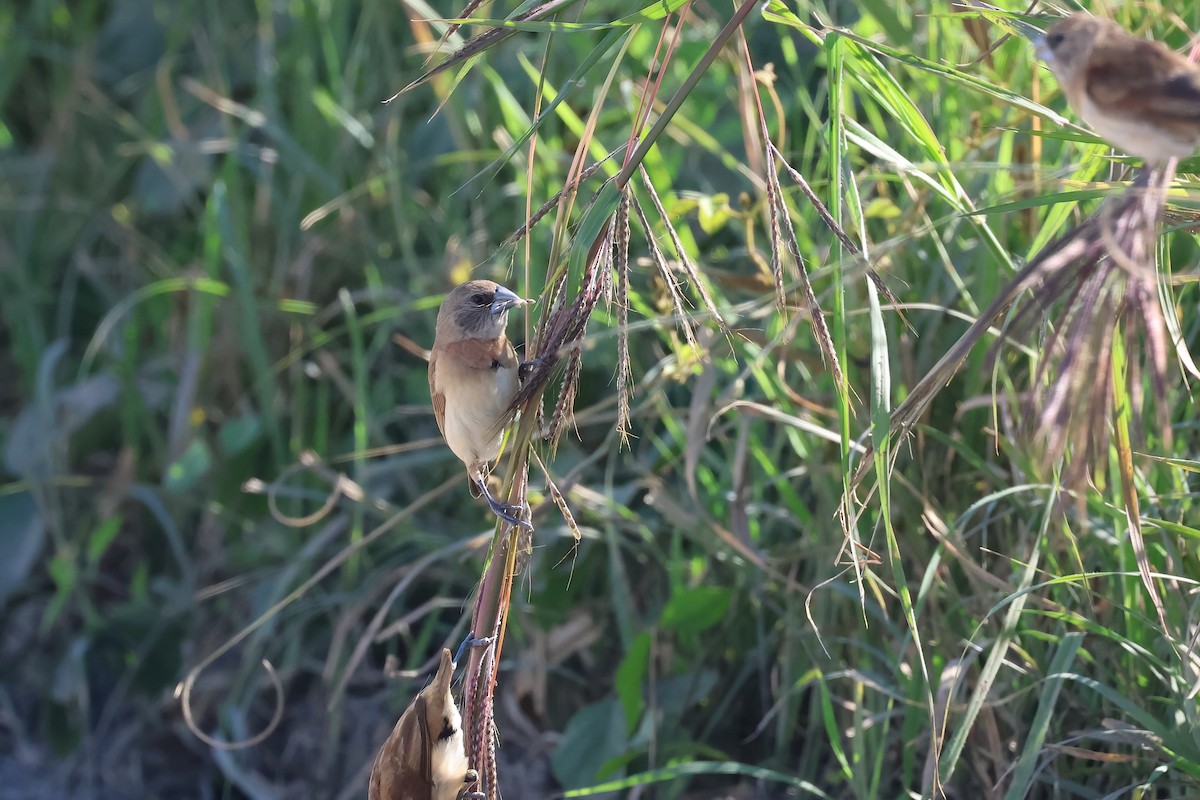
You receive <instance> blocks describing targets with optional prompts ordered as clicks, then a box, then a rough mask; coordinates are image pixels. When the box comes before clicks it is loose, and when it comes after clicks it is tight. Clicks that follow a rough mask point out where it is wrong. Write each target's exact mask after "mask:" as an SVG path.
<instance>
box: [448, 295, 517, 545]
mask: <svg viewBox="0 0 1200 800" xmlns="http://www.w3.org/2000/svg"><path fill="white" fill-rule="evenodd" d="M525 304H526V301H525V300H523V299H522V298H520V297H518V296H517V295H516V294H515V293H513V292H512V291H510V290H508V289H506V288H504V287H503V286H501V285H500V284H498V283H495V282H494V281H489V280H472V281H467V282H466V283H464V284H462V285H460V286H457V287H455V288H454V289H453V290H452V291H451V292H450V293H449V294H447V295H446V298H445V299H444V300H443V301H442V305H441V308H439V309H438V315H437V324H436V327H435V332H434V338H433V349H432V350H431V351H430V354H429V394H430V397H432V399H433V414H434V417H436V418H437V424H438V429H439V430H440V431H441V432H442V438H444V439H445V440H446V444H447V445H449V447H450V450H451V451H452V452H453V453H454V455H456V456H458V459H459V461H461V462H463V465H464V466H466V468H467V475H468V476H469V477H470V479H471V481H472V483H474V484H475V485H476V486H478V487H479V491H480V492H481V493H482V494H483V496H484V498H486V499H487V503H488V506H489V507H490V508H491V510H492V512H493V513H494V514H495V515H496V516H498V517H500V518H501V519H503V520H504V521H505V522H507V523H509V524H510V525H519V526H523V527H526V528H532V525H531V524H530V523H529V522H528V521H527V520H525V519H523V518H522V516H521V515H522V513H523V511H524V509H523V508H522V507H521V506H510V505H507V504H505V503H502V502H500V501H499V500H497V499H496V498H495V497H493V496H492V493H491V491H489V490H488V486H487V475H488V465H489V463H490V462H492V461H494V460H495V459H496V458H497V457H498V456H499V455H500V445H501V442H502V441H503V439H504V426H505V425H506V424H507V423H508V422H509V420H510V418H511V416H512V405H513V399H514V398H515V397H516V396H517V392H518V390H519V389H520V388H521V376H522V375H523V374H524V370H525V368H526V366H527V365H524V364H522V363H521V362H519V361H518V360H517V351H516V348H514V347H513V345H512V342H510V341H509V340H508V335H507V333H506V331H505V328H506V327H507V326H508V312H509V310H510V309H512V308H515V307H517V306H522V305H525Z"/></svg>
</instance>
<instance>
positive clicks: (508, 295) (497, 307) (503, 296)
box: [492, 286, 525, 317]
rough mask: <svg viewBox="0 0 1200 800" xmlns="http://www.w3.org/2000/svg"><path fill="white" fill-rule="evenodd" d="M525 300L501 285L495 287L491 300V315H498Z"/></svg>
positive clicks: (523, 303)
mask: <svg viewBox="0 0 1200 800" xmlns="http://www.w3.org/2000/svg"><path fill="white" fill-rule="evenodd" d="M523 305H525V301H524V300H523V299H521V298H520V297H517V296H516V295H515V294H513V293H512V292H510V291H509V290H508V289H505V288H504V287H503V286H497V287H496V297H495V299H493V300H492V316H493V317H494V316H498V315H500V314H503V313H504V312H505V311H508V310H509V309H510V308H512V307H514V306H523Z"/></svg>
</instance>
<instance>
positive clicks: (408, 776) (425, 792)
mask: <svg viewBox="0 0 1200 800" xmlns="http://www.w3.org/2000/svg"><path fill="white" fill-rule="evenodd" d="M453 677H454V658H453V656H451V655H450V651H449V650H446V649H443V650H442V660H441V664H440V665H439V666H438V671H437V675H436V676H434V679H433V682H432V683H430V684H429V685H428V686H426V687H425V688H424V689H422V690H421V692H420V693H419V694H418V695H417V696H416V697H414V698H413V701H412V702H411V703H409V704H408V708H406V709H405V710H404V713H403V714H401V715H400V719H399V720H398V721H397V722H396V726H395V727H394V728H393V729H392V733H391V735H389V736H388V738H387V741H386V742H384V743H383V747H382V748H380V750H379V755H377V756H376V757H375V764H374V765H373V766H372V767H371V779H370V782H369V784H368V788H367V800H458V798H460V797H470V798H481V797H483V795H482V794H479V793H477V792H475V793H467V794H464V792H465V791H466V790H467V789H469V788H471V787H472V786H474V785H475V783H476V782H477V781H478V780H479V776H478V774H477V773H476V772H475V770H473V769H471V768H470V767H469V766H468V762H467V753H466V748H465V746H464V744H463V732H462V718H461V717H460V716H459V713H458V706H456V705H455V704H454V696H453V695H452V694H451V692H450V682H451V679H452V678H453Z"/></svg>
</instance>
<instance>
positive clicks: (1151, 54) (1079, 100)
mask: <svg viewBox="0 0 1200 800" xmlns="http://www.w3.org/2000/svg"><path fill="white" fill-rule="evenodd" d="M1037 53H1038V57H1039V58H1041V59H1043V60H1044V61H1045V62H1046V63H1047V64H1048V65H1049V67H1050V69H1051V70H1052V71H1053V72H1054V76H1055V77H1056V78H1057V79H1058V83H1059V85H1060V86H1062V89H1063V93H1064V94H1066V96H1067V102H1068V103H1070V104H1071V108H1073V109H1074V110H1075V112H1076V113H1077V114H1079V116H1080V117H1082V118H1083V119H1084V121H1085V122H1087V123H1088V124H1089V125H1091V126H1092V127H1093V128H1094V129H1095V130H1096V132H1097V133H1098V134H1100V135H1101V136H1102V137H1104V138H1105V139H1106V140H1108V141H1109V142H1110V143H1111V144H1113V145H1116V146H1117V147H1118V148H1120V149H1122V150H1125V151H1126V152H1128V153H1130V154H1132V155H1135V156H1140V157H1141V158H1143V159H1145V160H1146V163H1148V164H1155V163H1158V162H1162V161H1166V160H1167V159H1170V158H1185V157H1187V156H1190V155H1191V154H1192V153H1194V152H1195V151H1196V148H1197V147H1200V68H1198V67H1197V66H1196V65H1195V64H1192V63H1191V62H1189V61H1188V60H1187V59H1186V58H1184V57H1183V56H1181V55H1180V54H1178V53H1176V52H1174V51H1172V50H1170V49H1169V48H1168V47H1167V46H1166V45H1164V44H1162V43H1160V42H1152V41H1147V40H1145V39H1139V38H1137V37H1136V36H1133V35H1131V34H1130V33H1128V32H1126V31H1125V30H1124V29H1123V28H1122V27H1121V26H1120V25H1117V24H1116V23H1115V22H1111V21H1109V20H1106V19H1100V18H1099V17H1093V16H1092V15H1090V14H1088V13H1086V12H1083V11H1077V12H1076V13H1074V14H1071V15H1070V16H1069V17H1065V18H1063V19H1061V20H1059V21H1058V22H1055V23H1054V24H1053V25H1051V26H1050V27H1049V28H1048V29H1047V30H1046V34H1045V35H1044V36H1043V37H1041V39H1040V40H1039V41H1038V42H1037Z"/></svg>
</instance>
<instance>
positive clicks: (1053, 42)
mask: <svg viewBox="0 0 1200 800" xmlns="http://www.w3.org/2000/svg"><path fill="white" fill-rule="evenodd" d="M1065 38H1067V37H1066V36H1063V35H1062V34H1061V33H1052V34H1050V35H1049V36H1047V37H1046V44H1048V45H1050V46H1051V47H1058V46H1059V45H1060V44H1062V43H1063V39H1065Z"/></svg>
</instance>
